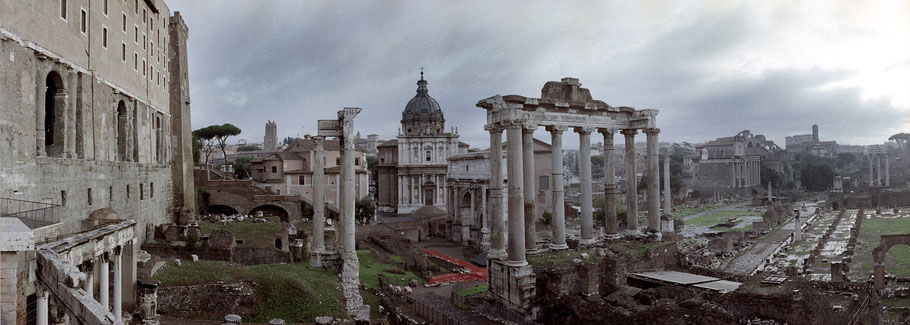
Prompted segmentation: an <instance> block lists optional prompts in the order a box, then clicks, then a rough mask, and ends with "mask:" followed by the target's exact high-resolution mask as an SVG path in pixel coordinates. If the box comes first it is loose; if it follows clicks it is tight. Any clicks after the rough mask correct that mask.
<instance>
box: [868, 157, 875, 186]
mask: <svg viewBox="0 0 910 325" xmlns="http://www.w3.org/2000/svg"><path fill="white" fill-rule="evenodd" d="M872 157H873V155H872V154H871V153H870V154H869V187H873V186H875V175H874V174H873V170H874V169H875V161H873V160H872V159H873V158H872Z"/></svg>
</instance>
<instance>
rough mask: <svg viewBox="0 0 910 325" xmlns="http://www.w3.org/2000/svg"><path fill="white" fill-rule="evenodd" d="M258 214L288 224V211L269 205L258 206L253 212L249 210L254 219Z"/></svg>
mask: <svg viewBox="0 0 910 325" xmlns="http://www.w3.org/2000/svg"><path fill="white" fill-rule="evenodd" d="M259 212H262V215H263V216H266V217H279V218H281V221H282V222H288V211H287V210H285V209H284V208H282V207H280V206H277V205H271V204H265V205H260V206H258V207H256V208H254V209H253V210H250V215H251V216H254V217H255V216H257V215H258V214H259Z"/></svg>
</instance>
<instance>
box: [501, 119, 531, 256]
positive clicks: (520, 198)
mask: <svg viewBox="0 0 910 325" xmlns="http://www.w3.org/2000/svg"><path fill="white" fill-rule="evenodd" d="M521 129H522V126H521V125H520V124H512V125H509V126H508V127H506V138H507V139H508V141H509V143H508V149H509V152H508V156H507V157H506V159H507V163H508V166H507V169H508V175H509V248H508V253H509V260H508V262H509V264H511V265H512V266H524V265H527V264H528V262H527V261H526V260H525V231H524V230H525V216H524V212H525V211H524V205H525V202H524V193H522V189H521V187H522V184H523V183H524V173H523V168H524V167H523V165H522V150H521V132H522V130H521Z"/></svg>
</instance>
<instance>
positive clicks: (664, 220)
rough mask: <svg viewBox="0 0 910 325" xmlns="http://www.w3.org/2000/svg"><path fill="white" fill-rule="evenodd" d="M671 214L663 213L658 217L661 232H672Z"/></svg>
mask: <svg viewBox="0 0 910 325" xmlns="http://www.w3.org/2000/svg"><path fill="white" fill-rule="evenodd" d="M674 226H675V224H674V221H673V216H670V215H663V216H661V217H660V230H661V231H662V232H674V229H675V228H674Z"/></svg>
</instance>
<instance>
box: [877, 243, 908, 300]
mask: <svg viewBox="0 0 910 325" xmlns="http://www.w3.org/2000/svg"><path fill="white" fill-rule="evenodd" d="M894 245H906V246H910V234H901V235H882V236H881V244H879V245H878V247H876V248H875V249H874V250H872V261H873V265H874V273H875V289H877V290H883V289H885V264H884V263H885V253H887V252H888V250H889V249H891V247H893V246H894Z"/></svg>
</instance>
